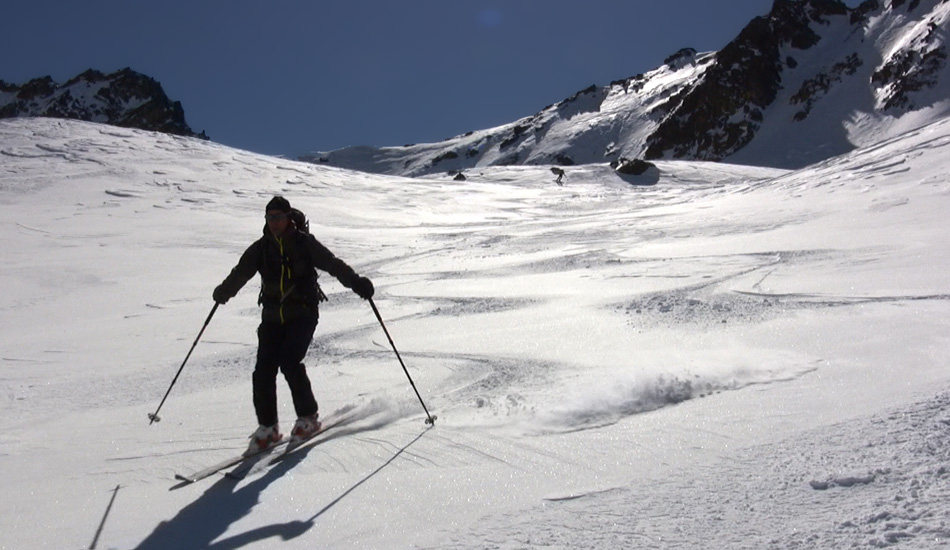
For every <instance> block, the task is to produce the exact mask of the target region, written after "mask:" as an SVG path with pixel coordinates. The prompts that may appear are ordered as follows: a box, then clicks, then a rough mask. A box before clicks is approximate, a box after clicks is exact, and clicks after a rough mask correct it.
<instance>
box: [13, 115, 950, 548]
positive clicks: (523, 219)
mask: <svg viewBox="0 0 950 550" xmlns="http://www.w3.org/2000/svg"><path fill="white" fill-rule="evenodd" d="M948 152H950V119H946V120H942V121H939V122H937V123H934V124H931V125H928V126H925V127H923V128H920V129H917V130H914V131H913V132H910V133H908V134H904V135H902V136H900V137H897V138H893V139H891V140H889V141H886V142H882V143H876V144H873V145H871V146H868V147H866V148H863V149H860V150H857V151H855V152H852V153H850V154H848V155H845V156H841V157H836V158H833V159H830V160H827V161H824V162H822V163H819V164H816V165H814V166H810V167H808V168H806V169H802V170H798V171H794V172H789V171H786V170H778V169H770V168H761V167H748V166H739V165H728V164H713V163H702V162H684V161H660V162H657V163H656V165H657V169H656V170H651V171H648V172H647V173H645V174H644V175H642V176H620V175H618V174H616V173H615V172H613V171H612V170H611V169H610V168H609V167H608V166H606V165H588V166H575V167H569V168H567V169H566V170H567V174H566V177H565V181H564V184H563V185H557V184H556V183H555V182H554V176H553V174H552V173H551V172H550V170H549V167H543V166H537V167H521V166H518V167H494V168H485V169H480V170H479V169H474V170H471V171H467V172H466V175H467V176H468V179H467V180H466V181H452V180H451V178H450V177H449V176H428V177H425V178H418V179H409V178H399V177H388V176H380V175H369V174H363V173H357V172H348V171H345V170H341V169H336V168H331V167H327V166H319V165H312V164H306V163H300V162H293V161H289V160H284V159H279V158H275V157H268V156H262V155H256V154H252V153H248V152H245V151H240V150H235V149H230V148H227V147H223V146H220V145H216V144H213V143H208V142H205V141H200V140H195V139H189V138H179V137H173V136H169V135H163V134H153V133H148V132H144V131H137V130H128V129H119V128H114V127H109V126H104V125H97V124H91V123H80V122H69V121H62V120H50V119H14V120H3V121H0V174H2V178H0V247H2V250H3V260H4V261H3V267H2V270H0V284H2V288H3V289H4V292H3V295H2V297H0V311H2V316H0V388H2V393H0V407H2V414H0V468H2V470H3V471H4V472H6V473H7V478H6V480H5V484H4V493H5V498H3V499H2V500H0V533H2V534H0V548H2V549H17V550H19V549H23V548H55V549H62V548H93V547H95V548H116V549H139V550H146V549H169V548H180V549H198V548H213V549H237V548H254V549H259V548H260V549H268V548H286V547H294V548H296V547H312V548H426V549H437V548H438V549H441V548H499V549H507V548H534V547H544V548H565V549H568V548H570V549H576V548H660V549H672V548H677V549H679V548H695V549H709V548H722V549H736V548H750V549H752V548H754V549H761V548H776V549H778V548H781V549H790V548H876V547H895V548H913V549H930V548H934V549H935V548H945V547H946V546H947V544H948V542H950V369H948V368H947V351H948V349H950V336H948V335H950V326H948V325H950V278H948V276H947V274H948V269H950V246H948V242H950V225H948V224H947V213H948V212H950V176H948V174H950V170H948V167H950V161H948V160H947V159H948V158H950V155H948ZM274 194H283V195H284V196H286V197H287V198H288V199H289V200H290V201H291V202H292V203H293V204H294V205H295V206H297V207H299V208H301V209H302V210H304V211H305V212H307V213H308V215H309V216H310V218H311V222H310V225H311V230H312V231H313V232H314V233H315V234H316V235H317V237H318V238H319V239H320V240H321V242H323V243H324V244H325V245H327V246H328V247H329V248H330V249H331V250H332V251H334V252H335V253H336V254H337V255H338V256H339V257H340V258H342V259H344V260H345V261H347V262H348V263H349V264H350V265H352V266H353V267H354V268H355V269H356V270H357V271H358V272H359V273H360V274H363V275H366V276H368V277H370V278H371V279H372V280H373V281H374V283H375V285H376V288H377V294H376V298H375V303H376V304H377V305H378V307H379V310H380V312H381V314H382V316H383V318H384V320H385V322H386V324H387V327H388V328H389V331H390V333H391V334H392V337H393V340H394V342H395V344H396V346H397V347H398V349H399V352H400V354H401V355H402V357H403V359H404V360H405V363H406V366H407V368H408V371H409V373H410V374H411V376H412V379H413V381H414V382H415V384H416V386H417V388H418V390H419V392H420V395H421V397H422V399H423V401H424V403H425V405H426V406H427V407H428V408H429V410H430V411H431V412H432V413H433V414H436V415H438V420H437V421H436V423H435V425H434V426H432V427H429V426H427V425H426V424H425V423H424V420H425V418H426V416H425V413H424V412H423V409H422V406H421V403H420V402H419V400H418V399H417V397H416V395H415V393H414V392H413V391H412V388H411V386H410V384H409V380H408V379H407V377H406V375H405V373H404V372H403V370H402V368H401V367H400V365H399V362H398V361H397V359H396V356H395V354H394V353H393V351H392V349H391V348H390V347H389V342H388V340H387V339H386V336H385V334H384V333H383V331H382V329H381V327H380V326H379V323H378V322H377V320H376V318H375V316H374V315H373V313H372V310H371V309H370V307H369V305H368V304H367V303H365V302H363V301H362V300H360V299H359V298H358V297H357V296H355V295H354V294H352V293H351V292H350V291H348V290H346V289H345V288H343V287H342V286H340V285H339V283H337V282H336V281H334V280H333V279H332V278H331V277H329V276H328V275H324V277H323V278H322V279H321V281H322V286H323V288H324V290H325V291H326V292H327V294H328V295H329V298H330V301H329V302H328V303H326V304H324V307H323V308H322V310H321V320H320V326H319V327H318V330H317V336H316V338H315V340H314V342H313V344H312V345H311V349H310V352H309V355H308V359H307V364H308V369H309V373H310V376H311V379H312V380H313V383H314V387H315V390H316V395H317V398H318V400H319V401H320V408H321V414H322V415H323V417H324V418H327V419H332V418H334V417H336V416H339V415H340V414H342V412H343V411H351V412H352V413H353V414H354V415H355V417H356V420H355V421H352V422H349V423H347V424H345V425H343V426H340V427H338V428H335V429H333V430H330V431H328V432H326V433H325V434H324V435H321V436H320V437H318V438H317V439H316V440H315V441H314V442H313V443H312V444H310V445H308V446H305V447H304V448H302V449H300V450H299V451H298V452H296V453H295V454H293V455H291V456H290V457H289V458H288V459H287V460H284V461H282V462H280V463H278V464H276V465H274V466H273V467H272V468H270V469H268V470H266V471H264V472H262V473H259V474H256V475H252V476H249V477H248V478H246V479H244V480H242V481H235V480H232V479H229V478H227V477H225V476H224V475H222V474H218V475H215V476H213V477H212V478H209V479H205V480H202V481H199V482H197V483H194V484H191V485H183V484H181V483H179V482H178V481H176V480H175V478H174V476H175V474H176V473H183V474H189V473H192V472H195V471H197V470H200V469H202V468H204V467H205V466H208V465H210V464H213V463H215V462H217V461H220V460H222V459H225V458H228V457H230V456H233V455H234V454H236V453H238V452H240V451H241V450H243V449H244V448H245V446H246V442H247V439H246V438H247V436H248V435H249V434H250V433H251V432H252V431H253V430H254V428H255V427H256V426H255V424H254V414H253V406H252V403H251V395H250V392H251V384H250V375H251V370H252V368H253V364H254V357H255V351H256V337H255V329H256V326H257V324H258V321H259V310H258V308H257V305H256V299H257V285H256V281H252V282H251V283H249V284H248V286H247V287H245V289H244V290H243V291H242V292H241V293H240V294H239V295H238V296H237V297H236V298H235V299H233V300H232V301H230V302H229V303H228V304H227V305H226V306H222V307H220V308H219V309H218V310H217V312H216V314H215V315H214V317H213V318H212V319H211V322H210V323H209V325H208V328H207V329H206V330H205V332H204V334H203V336H202V338H201V340H200V341H199V342H198V344H197V346H196V347H195V351H194V354H193V355H192V356H191V358H190V360H189V361H188V363H187V364H186V365H185V367H184V369H183V370H182V374H181V376H180V378H179V379H178V381H177V383H176V384H175V386H174V387H173V388H172V391H171V393H170V395H169V397H168V400H167V401H166V402H165V404H164V406H163V408H162V410H161V413H160V416H161V417H162V421H161V422H158V423H155V424H151V425H150V424H149V420H148V414H149V413H151V412H154V411H155V409H156V407H157V406H158V404H159V402H160V400H161V398H162V396H163V395H164V393H165V391H166V390H167V389H168V387H169V384H170V383H171V381H172V379H173V377H174V375H175V373H176V372H177V370H178V368H179V367H180V366H181V363H182V361H183V359H184V357H185V355H186V354H187V352H188V351H189V349H190V347H191V345H192V343H193V342H194V341H195V338H196V336H197V334H198V332H199V330H200V329H201V326H202V323H203V322H204V320H205V319H206V318H207V316H208V314H209V312H210V310H211V307H212V305H213V302H212V300H211V291H212V290H213V288H214V287H215V286H216V285H217V284H218V283H219V282H220V281H221V280H222V279H223V278H224V277H225V276H226V275H227V273H228V272H229V270H230V269H231V267H233V265H234V264H235V263H236V262H237V259H238V257H239V255H240V253H241V252H242V251H243V250H244V248H245V247H246V246H247V245H248V244H250V243H251V242H252V241H253V240H254V239H256V238H257V237H258V235H259V234H260V231H261V228H262V225H263V213H264V211H263V210H264V205H265V204H266V202H267V200H268V199H269V198H270V197H271V196H273V195H274ZM278 386H279V389H280V392H281V393H280V401H281V414H282V425H283V426H284V428H285V429H289V426H290V423H292V421H293V409H292V407H291V405H290V398H289V392H288V391H287V389H286V385H285V384H284V383H283V381H282V380H281V381H279V384H278ZM288 544H289V546H288Z"/></svg>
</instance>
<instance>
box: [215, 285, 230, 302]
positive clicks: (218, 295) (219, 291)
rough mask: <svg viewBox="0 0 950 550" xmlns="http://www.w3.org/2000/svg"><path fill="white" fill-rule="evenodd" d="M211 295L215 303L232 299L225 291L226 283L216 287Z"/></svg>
mask: <svg viewBox="0 0 950 550" xmlns="http://www.w3.org/2000/svg"><path fill="white" fill-rule="evenodd" d="M211 297H212V298H214V301H215V303H218V304H226V303H228V300H230V299H231V297H230V296H228V295H227V294H226V293H225V292H224V285H218V288H216V289H214V292H213V293H212V294H211Z"/></svg>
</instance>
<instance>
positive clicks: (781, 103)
mask: <svg viewBox="0 0 950 550" xmlns="http://www.w3.org/2000/svg"><path fill="white" fill-rule="evenodd" d="M948 21H950V3H948V2H946V1H945V0H910V1H907V0H868V1H867V2H864V3H863V4H861V5H860V6H858V7H855V8H850V7H848V6H846V5H845V4H844V3H842V2H840V1H838V0H776V1H775V3H774V5H773V7H772V10H771V11H770V13H769V14H767V15H765V16H762V17H757V18H755V19H754V20H752V21H751V22H750V23H749V24H748V25H747V26H746V27H745V28H744V29H743V30H742V31H741V32H740V33H739V35H738V36H737V37H736V38H735V39H734V40H733V41H732V42H730V43H729V44H727V45H726V46H725V47H724V48H722V49H721V50H720V51H718V52H706V53H700V52H696V51H695V50H692V49H689V48H687V49H683V50H681V51H679V52H676V53H675V54H673V55H671V56H670V57H669V58H668V59H666V60H665V61H664V63H663V65H662V66H660V67H659V68H657V69H655V70H653V71H650V72H648V73H645V74H639V75H636V76H633V77H630V78H626V79H622V80H618V81H615V82H612V83H610V84H609V85H607V86H596V85H595V86H591V87H589V88H587V89H584V90H581V91H580V92H578V93H577V94H575V95H574V96H572V97H570V98H568V99H566V100H564V101H561V102H559V103H556V104H554V105H551V106H549V107H546V108H544V109H543V110H541V111H540V112H539V113H537V114H535V115H533V116H530V117H526V118H523V119H521V120H518V121H515V122H512V123H510V124H506V125H503V126H499V127H496V128H491V129H486V130H479V131H473V132H469V133H466V134H464V135H461V136H456V137H454V138H451V139H447V140H445V141H442V142H439V143H429V144H414V145H407V146H402V147H369V146H359V147H347V148H344V149H339V150H336V151H331V152H319V153H313V154H311V155H306V156H304V157H302V158H301V160H305V161H309V162H318V163H320V162H323V163H329V164H331V165H334V166H340V167H346V168H353V169H358V170H363V171H368V172H378V173H388V174H399V175H408V176H418V175H423V174H435V173H444V172H451V171H459V170H465V169H471V168H475V167H484V166H508V165H546V164H557V165H562V166H570V165H577V164H589V163H609V162H614V161H618V160H619V159H621V158H630V159H635V158H644V159H648V160H652V159H698V160H712V161H722V160H728V161H730V162H736V163H757V164H760V165H768V166H773V167H784V168H796V167H802V166H806V165H808V164H811V163H814V162H817V161H820V160H823V159H827V158H830V157H832V156H835V155H839V154H842V153H846V152H848V151H851V150H853V149H855V148H856V147H860V146H863V145H868V144H870V143H875V142H877V141H880V140H882V139H886V138H887V137H890V136H894V135H897V134H900V133H901V132H905V131H907V130H910V129H913V128H916V127H920V126H921V125H924V124H927V123H929V122H932V121H934V120H938V119H940V118H941V117H942V116H943V115H944V114H946V113H947V112H948V111H950V101H948V98H950V72H948V71H950V69H948V65H947V54H948V50H947V45H946V44H945V41H946V36H947V33H948V32H950V24H948Z"/></svg>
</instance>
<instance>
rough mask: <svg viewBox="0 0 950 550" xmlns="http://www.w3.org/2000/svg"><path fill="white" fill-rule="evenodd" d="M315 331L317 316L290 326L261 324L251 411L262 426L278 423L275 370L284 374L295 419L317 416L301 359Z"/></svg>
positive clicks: (305, 368)
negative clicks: (255, 414) (292, 402)
mask: <svg viewBox="0 0 950 550" xmlns="http://www.w3.org/2000/svg"><path fill="white" fill-rule="evenodd" d="M316 329H317V317H316V316H313V317H311V316H305V317H303V318H299V319H295V320H293V321H290V322H289V323H285V324H283V325H282V324H280V323H270V322H263V323H261V325H260V326H259V327H258V328H257V342H258V345H257V365H256V366H255V367H254V377H253V378H254V411H255V412H256V413H257V422H258V423H259V424H260V425H261V426H273V425H274V424H277V371H278V370H279V371H280V372H282V373H283V374H284V379H286V380H287V385H288V386H290V394H291V396H292V397H293V400H294V409H295V411H296V412H297V416H298V417H299V416H310V415H313V414H316V413H317V401H316V399H314V397H313V389H312V388H311V387H310V379H309V378H308V377H307V367H306V366H304V364H303V358H304V356H305V355H306V354H307V348H309V347H310V342H311V341H312V340H313V333H314V331H315V330H316Z"/></svg>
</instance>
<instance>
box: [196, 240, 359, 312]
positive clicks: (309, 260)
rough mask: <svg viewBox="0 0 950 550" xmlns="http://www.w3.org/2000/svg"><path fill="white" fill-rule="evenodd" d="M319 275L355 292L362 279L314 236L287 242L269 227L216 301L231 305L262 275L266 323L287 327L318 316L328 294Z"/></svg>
mask: <svg viewBox="0 0 950 550" xmlns="http://www.w3.org/2000/svg"><path fill="white" fill-rule="evenodd" d="M316 269H319V270H321V271H326V272H327V273H329V274H330V275H333V276H334V277H336V278H337V279H338V280H339V281H340V283H341V284H342V285H343V286H345V287H347V288H353V285H354V284H355V283H356V280H357V279H358V275H357V274H356V272H355V271H353V268H351V267H350V266H348V265H347V264H346V263H345V262H344V261H343V260H341V259H339V258H337V257H336V256H334V255H333V253H332V252H330V251H329V250H328V249H327V247H325V246H323V245H322V244H320V241H318V240H317V239H316V238H315V237H314V236H313V235H310V234H308V233H304V232H301V231H293V233H291V234H290V235H287V236H285V237H283V238H281V239H278V238H277V237H275V236H274V235H273V234H271V232H270V231H269V230H268V229H267V226H266V225H265V226H264V236H262V237H261V238H260V239H258V240H257V241H255V242H254V243H253V244H252V245H251V246H249V247H248V248H247V250H245V251H244V254H242V255H241V259H240V260H239V261H238V264H237V265H236V266H234V269H232V270H231V274H230V275H228V276H227V278H225V279H224V282H222V283H221V285H220V286H219V287H218V288H217V289H216V290H215V297H216V299H219V298H220V299H221V300H223V301H227V300H229V299H231V298H233V297H234V295H235V294H237V293H238V291H239V290H241V288H242V287H243V286H244V285H245V284H246V283H247V282H248V281H249V280H250V279H251V277H253V276H254V274H256V273H260V274H261V294H260V298H259V299H258V303H259V304H260V305H262V306H263V308H264V309H263V312H262V313H261V318H262V320H263V321H264V322H271V323H281V324H283V323H287V322H290V321H293V320H295V319H299V318H301V317H304V316H314V317H316V316H318V315H319V310H318V304H319V303H320V300H321V297H322V296H323V293H322V292H321V291H320V287H319V286H318V284H317V272H316V271H315V270H316Z"/></svg>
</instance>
